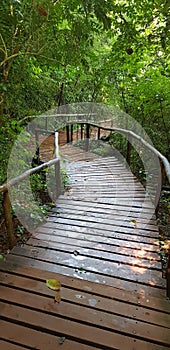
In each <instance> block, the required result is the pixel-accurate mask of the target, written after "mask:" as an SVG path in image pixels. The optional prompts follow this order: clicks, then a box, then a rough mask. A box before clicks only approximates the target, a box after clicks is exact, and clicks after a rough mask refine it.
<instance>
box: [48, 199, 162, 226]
mask: <svg viewBox="0 0 170 350" xmlns="http://www.w3.org/2000/svg"><path fill="white" fill-rule="evenodd" d="M73 211H74V213H75V214H77V215H87V216H92V217H99V218H108V219H113V218H116V221H118V223H119V224H120V222H122V221H123V223H126V222H127V223H128V224H129V223H130V221H131V220H134V215H133V216H132V215H130V214H129V215H127V216H126V215H125V213H124V214H123V212H121V211H116V210H115V211H114V210H110V211H109V210H106V211H105V212H104V210H100V208H96V207H94V206H93V207H91V208H88V207H84V206H81V205H76V204H75V205H72V204H70V203H69V201H67V207H66V206H65V205H62V204H61V205H60V206H58V205H57V206H56V207H55V208H52V209H51V210H50V211H49V214H50V215H51V214H53V215H54V214H55V213H56V214H57V215H60V214H61V213H62V214H63V213H64V214H67V213H68V214H70V213H73ZM146 224H148V225H150V226H152V227H155V226H156V225H157V222H156V220H154V219H152V218H151V219H149V222H148V220H147V218H140V219H139V220H138V226H139V227H140V225H146Z"/></svg>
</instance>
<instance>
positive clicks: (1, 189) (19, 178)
mask: <svg viewBox="0 0 170 350" xmlns="http://www.w3.org/2000/svg"><path fill="white" fill-rule="evenodd" d="M59 161H60V158H59V157H57V158H54V159H52V160H49V161H48V162H46V163H43V164H41V165H38V166H37V167H35V168H32V169H28V170H27V171H25V172H24V173H22V174H21V175H19V176H16V177H14V178H13V179H11V180H10V181H8V182H6V183H4V184H3V185H2V186H0V193H3V192H6V191H8V190H9V188H10V187H11V186H14V185H16V184H17V183H18V182H20V181H22V180H24V179H26V178H27V177H29V176H30V175H33V174H35V173H37V172H39V171H41V170H42V169H44V168H48V167H51V166H52V165H54V164H56V163H58V162H59Z"/></svg>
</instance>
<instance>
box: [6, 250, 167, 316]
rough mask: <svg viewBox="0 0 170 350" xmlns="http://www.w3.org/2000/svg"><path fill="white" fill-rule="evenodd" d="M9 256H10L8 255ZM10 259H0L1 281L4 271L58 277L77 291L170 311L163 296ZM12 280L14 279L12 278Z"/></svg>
mask: <svg viewBox="0 0 170 350" xmlns="http://www.w3.org/2000/svg"><path fill="white" fill-rule="evenodd" d="M9 257H10V256H9ZM10 260H11V261H1V262H0V271H2V272H5V273H3V274H1V275H0V278H1V280H2V281H5V280H6V273H10V274H11V275H12V276H14V277H15V276H16V275H18V276H21V277H26V278H28V276H29V278H30V279H32V280H33V281H34V280H38V281H42V282H44V281H45V280H46V278H47V276H48V278H49V279H55V278H56V279H58V280H59V281H60V282H61V284H62V286H64V287H67V288H70V289H77V290H78V291H84V292H91V293H92V294H94V295H97V296H102V297H106V298H108V299H109V300H110V299H113V300H118V301H122V302H125V303H130V304H134V305H136V306H137V307H139V308H140V307H146V308H147V309H151V310H159V311H161V312H164V313H167V314H169V313H170V303H169V300H166V298H165V294H164V298H158V297H154V296H153V295H150V296H148V294H147V293H146V294H144V293H143V292H142V290H141V291H139V292H137V291H136V290H135V289H134V290H133V291H128V290H120V289H119V288H116V287H113V286H109V285H107V286H106V285H105V284H104V283H101V284H97V283H94V281H93V282H90V281H86V280H80V279H78V278H74V277H71V276H66V275H64V274H61V273H59V274H56V273H55V272H52V271H46V270H43V269H36V268H33V267H31V266H24V264H23V259H22V258H21V257H20V258H18V260H17V259H15V258H12V259H10ZM13 282H14V280H13Z"/></svg>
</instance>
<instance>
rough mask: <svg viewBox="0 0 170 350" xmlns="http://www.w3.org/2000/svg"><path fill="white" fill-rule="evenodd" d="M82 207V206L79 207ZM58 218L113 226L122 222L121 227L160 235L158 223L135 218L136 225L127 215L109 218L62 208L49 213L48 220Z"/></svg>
mask: <svg viewBox="0 0 170 350" xmlns="http://www.w3.org/2000/svg"><path fill="white" fill-rule="evenodd" d="M79 208H80V207H79ZM56 218H63V219H68V220H81V221H85V220H87V221H88V222H96V221H97V223H103V224H105V225H106V227H107V225H111V226H113V227H115V226H119V227H120V224H121V227H127V228H130V229H131V230H132V229H133V230H134V229H135V231H136V229H139V230H147V231H149V232H150V231H151V232H152V231H153V232H156V233H157V236H158V228H157V226H156V225H150V224H148V223H142V222H140V221H139V220H135V225H134V222H133V220H134V219H132V221H131V220H130V219H129V220H128V218H126V217H124V220H121V222H120V220H118V217H117V216H116V217H115V216H112V217H111V218H108V216H106V215H104V214H103V216H102V217H101V216H100V215H99V214H96V215H92V216H91V214H90V213H88V214H87V213H86V212H83V213H82V214H80V212H78V213H77V212H73V210H72V211H70V212H69V213H67V212H66V213H64V211H63V210H62V208H61V210H60V212H59V213H57V211H56V213H55V212H52V213H50V214H49V216H48V220H49V221H53V220H54V222H55V220H56Z"/></svg>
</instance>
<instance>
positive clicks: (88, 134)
mask: <svg viewBox="0 0 170 350" xmlns="http://www.w3.org/2000/svg"><path fill="white" fill-rule="evenodd" d="M89 138H90V124H88V123H87V124H86V140H85V151H86V152H88V150H89Z"/></svg>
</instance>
